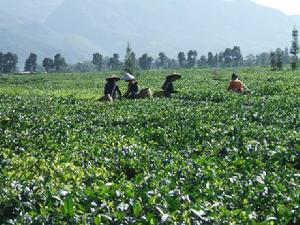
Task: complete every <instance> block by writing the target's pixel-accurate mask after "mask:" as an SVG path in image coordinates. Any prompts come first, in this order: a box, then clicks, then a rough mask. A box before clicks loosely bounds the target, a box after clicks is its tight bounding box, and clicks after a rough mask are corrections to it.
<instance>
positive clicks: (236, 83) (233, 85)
mask: <svg viewBox="0 0 300 225" xmlns="http://www.w3.org/2000/svg"><path fill="white" fill-rule="evenodd" d="M228 91H236V92H243V91H244V85H243V83H242V82H241V81H240V80H232V81H230V84H229V87H228Z"/></svg>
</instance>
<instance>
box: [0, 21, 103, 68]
mask: <svg viewBox="0 0 300 225" xmlns="http://www.w3.org/2000/svg"><path fill="white" fill-rule="evenodd" d="M0 40H1V42H0V49H1V50H0V51H2V52H8V51H12V52H15V53H17V54H18V56H19V61H20V64H19V65H20V68H22V67H23V63H24V61H25V59H26V58H27V57H28V55H29V53H30V52H34V53H36V54H37V55H38V57H39V61H40V62H41V60H42V59H43V58H44V57H53V56H54V54H56V53H58V52H59V53H61V54H62V55H63V56H65V57H66V58H67V61H69V62H72V63H74V62H77V61H80V60H82V59H88V58H91V54H92V53H93V52H94V51H95V50H98V47H97V46H95V45H94V44H93V43H91V42H90V41H89V40H87V39H85V38H83V37H80V36H78V35H75V34H69V35H66V34H59V33H57V32H55V31H52V30H51V29H48V28H45V27H44V26H43V25H38V24H27V25H18V26H14V27H10V28H8V29H7V28H6V29H1V30H0Z"/></svg>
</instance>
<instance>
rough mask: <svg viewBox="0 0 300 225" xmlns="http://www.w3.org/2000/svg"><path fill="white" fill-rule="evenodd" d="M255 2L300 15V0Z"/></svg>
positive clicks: (263, 0)
mask: <svg viewBox="0 0 300 225" xmlns="http://www.w3.org/2000/svg"><path fill="white" fill-rule="evenodd" d="M254 1H255V2H257V3H259V4H261V5H265V6H269V7H272V8H276V9H280V10H281V11H282V12H284V13H286V14H289V15H294V14H299V15H300V0H254Z"/></svg>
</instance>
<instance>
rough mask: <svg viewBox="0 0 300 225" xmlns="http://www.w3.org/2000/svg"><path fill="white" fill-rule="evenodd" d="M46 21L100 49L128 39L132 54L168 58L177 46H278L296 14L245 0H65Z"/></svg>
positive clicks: (298, 21)
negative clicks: (291, 14)
mask: <svg viewBox="0 0 300 225" xmlns="http://www.w3.org/2000/svg"><path fill="white" fill-rule="evenodd" d="M66 15H67V16H66ZM46 24H47V26H49V27H52V28H54V29H56V30H58V31H60V32H63V31H64V32H65V31H67V32H70V33H76V34H79V35H82V36H85V37H87V38H88V39H90V40H92V41H93V42H95V43H96V44H97V45H99V46H105V48H104V50H105V52H109V53H112V52H114V51H118V52H120V51H123V49H124V46H125V44H126V41H130V42H132V43H133V45H134V47H135V49H136V50H137V52H138V53H142V52H150V53H152V54H157V53H158V51H160V50H161V51H165V52H166V53H167V54H169V55H173V56H174V55H176V54H177V52H178V51H179V50H188V49H197V50H199V51H200V52H203V53H206V52H207V51H209V50H213V51H219V50H221V49H224V48H226V47H228V46H233V45H240V46H241V47H242V49H243V50H244V52H246V53H250V52H251V53H256V52H260V51H263V50H270V49H271V48H276V47H278V46H282V47H284V46H286V45H289V42H290V33H291V29H292V28H293V26H294V24H300V17H297V16H293V17H291V16H287V15H285V14H283V13H281V12H280V11H277V10H274V9H270V8H266V7H263V6H260V5H257V4H255V3H253V2H251V1H248V0H240V1H231V2H227V1H223V0H212V1H199V0H189V1H182V0H167V1H160V0H154V1H151V2H150V1H139V0H130V1H129V0H114V1H109V0H102V1H97V0H89V1H83V0H65V1H64V3H63V4H62V5H61V6H60V7H58V9H57V10H56V11H55V12H54V13H53V14H52V15H51V16H50V17H49V18H48V19H47V21H46Z"/></svg>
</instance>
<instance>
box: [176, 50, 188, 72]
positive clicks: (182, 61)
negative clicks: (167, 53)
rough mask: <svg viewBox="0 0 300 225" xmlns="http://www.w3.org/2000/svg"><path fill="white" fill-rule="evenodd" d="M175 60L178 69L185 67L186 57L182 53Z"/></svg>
mask: <svg viewBox="0 0 300 225" xmlns="http://www.w3.org/2000/svg"><path fill="white" fill-rule="evenodd" d="M177 59H178V64H179V67H180V68H184V67H186V57H185V53H184V52H179V53H178V56H177Z"/></svg>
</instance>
